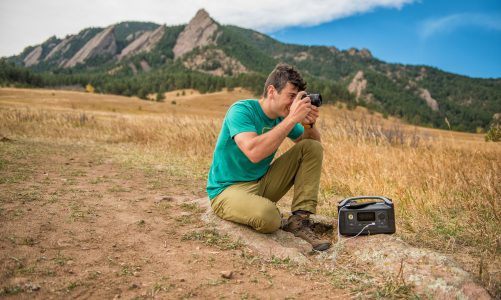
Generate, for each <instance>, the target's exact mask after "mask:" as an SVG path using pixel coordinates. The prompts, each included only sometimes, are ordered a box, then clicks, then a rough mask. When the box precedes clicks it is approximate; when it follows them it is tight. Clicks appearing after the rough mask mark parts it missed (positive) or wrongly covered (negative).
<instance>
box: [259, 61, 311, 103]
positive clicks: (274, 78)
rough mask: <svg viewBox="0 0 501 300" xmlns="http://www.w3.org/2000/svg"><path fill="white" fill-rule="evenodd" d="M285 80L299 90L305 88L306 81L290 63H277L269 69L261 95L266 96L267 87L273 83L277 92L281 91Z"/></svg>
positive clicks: (285, 82) (285, 83)
mask: <svg viewBox="0 0 501 300" xmlns="http://www.w3.org/2000/svg"><path fill="white" fill-rule="evenodd" d="M287 82H289V83H290V84H292V85H293V86H295V87H297V88H298V89H299V91H304V90H305V89H306V81H304V79H303V77H301V74H299V72H298V71H297V70H296V68H294V67H293V66H291V65H288V64H278V65H277V66H276V67H275V69H273V71H271V73H270V75H269V76H268V79H266V82H265V84H264V91H263V97H264V98H266V97H267V96H268V87H269V86H270V85H273V86H274V87H275V89H276V90H277V92H279V93H280V92H281V91H282V90H283V89H284V87H285V86H286V85H287Z"/></svg>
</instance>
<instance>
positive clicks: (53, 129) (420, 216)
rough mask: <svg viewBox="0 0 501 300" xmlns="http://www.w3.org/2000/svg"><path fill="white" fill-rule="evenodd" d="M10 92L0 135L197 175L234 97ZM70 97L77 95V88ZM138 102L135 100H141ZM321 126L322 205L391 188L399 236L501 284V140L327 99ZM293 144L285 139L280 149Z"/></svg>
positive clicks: (1, 105) (331, 207) (331, 211)
mask: <svg viewBox="0 0 501 300" xmlns="http://www.w3.org/2000/svg"><path fill="white" fill-rule="evenodd" d="M41 93H42V94H43V93H44V91H42V92H41ZM45 93H47V94H48V93H49V91H45ZM6 95H11V94H9V92H8V91H4V92H3V93H0V135H3V136H7V137H9V138H13V139H19V138H24V139H43V140H48V141H58V142H64V141H68V142H72V141H79V142H82V141H83V142H86V143H97V144H105V145H111V146H113V145H123V144H128V145H133V146H134V147H135V148H136V149H139V150H140V151H138V152H136V153H139V152H143V153H148V157H149V160H150V162H151V163H155V164H162V162H166V161H168V159H167V157H169V158H172V157H175V158H179V159H182V160H183V161H184V162H186V163H188V165H187V168H188V166H189V168H191V169H193V170H195V169H196V170H198V171H199V173H201V174H202V175H201V176H205V175H206V172H207V170H208V168H209V166H210V161H211V156H212V152H213V149H214V146H215V142H216V138H217V135H218V133H219V130H220V126H221V121H222V117H223V115H224V111H225V109H226V108H227V106H228V99H229V98H231V97H234V96H235V97H236V95H232V94H231V93H227V95H225V96H224V97H226V98H224V101H223V100H222V102H223V104H224V105H223V104H221V103H219V104H218V103H217V101H215V100H214V101H212V102H211V103H212V104H211V105H212V106H211V107H207V110H211V109H212V111H215V110H216V111H217V110H220V113H217V114H211V115H210V116H204V115H203V114H201V113H200V107H199V108H198V110H197V111H194V110H190V109H186V110H183V109H180V108H179V107H175V105H173V104H167V105H166V104H158V105H160V107H162V109H160V110H159V111H155V113H149V114H148V113H144V112H143V113H141V114H137V113H125V112H123V113H120V112H116V111H115V112H103V111H102V110H99V109H92V108H89V106H88V105H87V104H88V103H87V104H86V102H85V101H86V100H85V99H86V98H88V99H93V100H89V101H95V99H94V98H93V97H97V96H92V95H85V96H82V95H80V96H79V97H80V98H79V99H78V100H75V101H73V103H72V107H71V108H68V107H62V106H61V105H58V104H57V103H56V102H54V103H52V104H51V105H52V106H50V105H49V106H43V107H40V106H36V105H30V103H31V104H36V101H37V99H36V97H35V98H33V99H31V98H30V96H29V95H28V94H26V95H27V96H25V97H24V98H22V100H19V101H17V104H19V103H24V104H25V105H14V104H13V103H14V102H16V99H15V98H16V97H23V96H22V95H23V93H19V91H16V95H17V96H15V97H7V96H6ZM19 95H21V96H19ZM238 96H241V95H238ZM37 97H39V96H37ZM67 97H69V98H70V99H69V101H70V102H71V100H72V99H71V95H70V96H67ZM99 97H101V98H100V99H99V101H101V102H103V105H110V103H107V102H106V98H104V97H102V96H99ZM198 97H200V98H199V99H197V100H196V102H195V103H200V104H199V105H204V104H203V97H206V96H204V95H199V96H198ZM5 99H8V101H6V100H5ZM236 99H237V98H235V100H236ZM124 101H125V100H124ZM127 101H130V99H127ZM135 101H136V102H132V104H131V107H138V104H141V103H144V102H141V101H139V100H135ZM194 101H195V100H194ZM65 103H66V102H65ZM147 104H148V105H151V103H147ZM30 107H35V108H30ZM80 107H85V109H80ZM173 107H175V108H176V109H175V110H174V109H173ZM318 127H319V128H320V131H321V133H322V142H323V145H324V154H325V156H324V167H323V175H322V181H321V195H322V197H321V203H320V208H319V211H320V213H323V214H328V215H334V216H335V215H336V201H337V200H340V199H341V198H343V197H347V196H353V195H374V194H378V195H386V196H389V197H390V198H392V199H393V200H394V201H395V205H396V209H397V230H398V235H399V236H400V237H402V238H403V239H404V240H405V241H407V242H409V243H411V244H414V245H417V246H423V247H429V248H433V249H437V250H440V251H442V252H446V253H449V254H452V255H455V257H456V258H457V259H458V260H459V261H461V262H462V263H463V266H464V267H465V268H467V269H468V270H469V271H471V272H473V273H474V274H477V275H478V276H479V279H481V280H482V282H483V283H484V284H485V286H486V287H487V288H488V289H489V290H490V291H491V292H492V293H494V294H499V293H500V292H501V287H500V284H501V274H500V272H499V270H500V269H501V259H500V254H501V226H500V225H501V222H500V218H501V145H500V144H495V143H486V142H483V139H482V136H478V135H468V134H463V133H451V132H439V131H434V130H428V129H423V128H415V127H411V126H407V125H405V124H402V123H400V122H398V121H395V120H386V119H383V118H381V117H380V116H378V115H371V114H367V113H363V112H361V111H355V112H351V111H347V110H344V109H340V108H336V107H329V106H326V107H324V108H322V116H321V120H320V121H319V123H318ZM290 145H291V142H287V143H285V144H284V145H283V147H281V148H280V149H279V152H283V151H285V150H286V149H287V147H289V146H290ZM142 159H144V157H143V158H142ZM487 261H489V263H486V262H487Z"/></svg>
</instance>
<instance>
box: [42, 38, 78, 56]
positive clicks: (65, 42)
mask: <svg viewBox="0 0 501 300" xmlns="http://www.w3.org/2000/svg"><path fill="white" fill-rule="evenodd" d="M73 37H74V36H70V37H67V38H65V39H64V40H62V41H61V42H60V43H59V44H57V45H56V46H55V47H54V48H52V50H50V52H49V54H47V56H45V58H44V61H47V60H49V59H51V58H52V57H53V56H54V55H55V54H56V53H58V52H60V53H61V54H64V52H66V51H67V50H68V48H69V47H66V46H67V45H69V43H70V42H71V41H72V40H73Z"/></svg>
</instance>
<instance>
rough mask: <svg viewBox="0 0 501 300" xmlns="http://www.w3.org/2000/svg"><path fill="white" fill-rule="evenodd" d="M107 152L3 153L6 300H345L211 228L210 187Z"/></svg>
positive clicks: (20, 144)
mask: <svg viewBox="0 0 501 300" xmlns="http://www.w3.org/2000/svg"><path fill="white" fill-rule="evenodd" d="M98 148H99V147H97V146H85V145H70V144H51V143H46V142H42V141H29V140H24V141H19V140H12V141H9V142H3V143H2V144H1V151H0V166H1V172H2V179H1V189H0V199H1V203H0V205H1V208H0V212H1V214H0V218H1V223H2V227H1V229H0V249H1V255H0V264H1V269H2V271H1V273H0V281H1V282H2V285H1V287H0V288H1V290H0V293H1V296H13V297H21V298H24V297H27V296H30V297H32V296H36V297H39V298H75V297H83V298H89V297H90V298H113V297H123V298H151V297H159V298H221V297H222V298H230V299H234V298H237V299H238V298H240V299H247V298H286V297H289V298H303V297H308V298H309V297H321V298H337V297H339V298H340V297H343V296H346V293H349V292H346V291H345V290H340V289H338V288H336V286H335V285H334V284H333V283H332V280H331V278H330V277H329V276H324V275H322V274H318V271H314V270H313V269H311V270H308V269H304V268H299V267H296V266H295V265H294V264H292V263H291V262H288V261H284V260H278V259H277V260H269V259H268V260H267V259H263V258H261V257H259V256H257V255H256V254H255V253H253V251H251V250H250V249H247V248H246V247H244V246H243V245H242V244H241V243H239V242H238V241H235V240H231V239H230V238H229V237H227V236H225V235H223V234H219V233H217V232H214V231H211V230H210V229H208V228H206V227H205V225H204V224H203V223H202V222H201V221H200V219H201V218H200V215H201V213H202V211H201V210H200V209H199V208H198V206H196V205H193V204H190V201H189V200H193V199H197V198H200V197H202V196H203V195H204V194H203V190H202V191H201V190H200V188H199V187H200V186H203V185H204V182H201V180H193V178H189V177H184V176H175V175H171V174H168V172H163V171H162V170H156V171H151V170H150V171H149V172H148V171H145V170H146V169H138V168H135V167H132V166H131V165H124V164H122V163H118V162H117V161H116V160H115V159H114V158H113V156H110V153H109V152H106V151H104V150H103V149H101V148H99V149H98Z"/></svg>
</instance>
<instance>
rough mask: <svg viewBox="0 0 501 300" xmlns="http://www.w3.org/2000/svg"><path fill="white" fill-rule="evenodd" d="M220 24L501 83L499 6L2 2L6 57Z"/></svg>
mask: <svg viewBox="0 0 501 300" xmlns="http://www.w3.org/2000/svg"><path fill="white" fill-rule="evenodd" d="M200 8H204V9H206V10H207V11H208V13H209V14H210V15H211V17H212V18H213V19H215V20H216V21H217V22H219V23H221V24H231V25H236V26H240V27H245V28H251V29H254V30H257V31H260V32H262V33H265V34H267V35H270V36H271V37H273V38H275V39H277V40H279V41H281V42H286V43H294V44H303V45H326V46H335V47H337V48H339V49H341V50H345V49H348V48H351V47H356V48H367V49H369V50H370V51H371V52H372V54H373V55H374V56H375V57H376V58H378V59H381V60H383V61H386V62H391V63H403V64H414V65H428V66H434V67H438V68H440V69H442V70H445V71H448V72H452V73H456V74H461V75H466V76H469V77H481V78H490V77H493V78H501V1H500V0H455V1H452V0H308V1H304V0H284V1H268V0H252V1H249V0H211V1H209V0H140V1H135V0H86V1H82V0H44V1H40V0H16V1H8V0H0V56H1V57H3V56H10V55H15V54H19V53H20V52H21V51H22V50H23V49H24V48H25V47H27V46H33V45H37V44H40V43H42V42H43V41H45V40H46V39H47V38H49V37H50V36H53V35H56V36H57V37H59V38H63V37H65V36H66V35H68V34H76V33H78V32H79V31H81V30H82V29H84V28H87V27H106V26H108V25H111V24H114V23H118V22H122V21H151V22H155V23H158V24H167V25H178V24H186V23H188V22H189V20H190V19H191V18H192V17H193V16H194V15H195V13H196V11H197V10H198V9H200Z"/></svg>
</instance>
